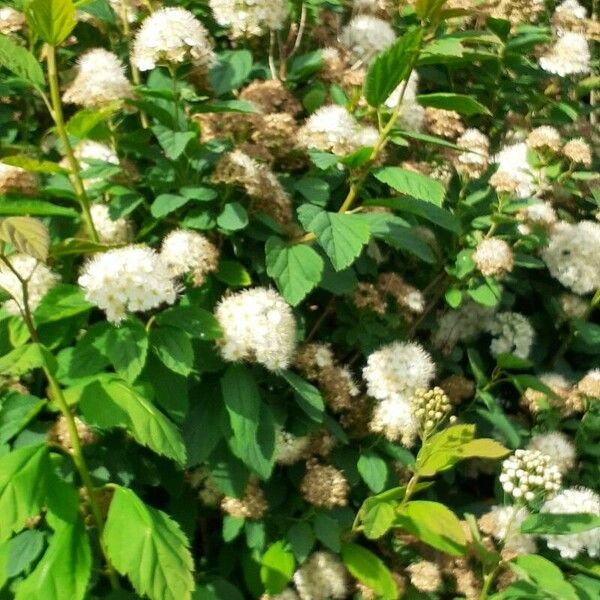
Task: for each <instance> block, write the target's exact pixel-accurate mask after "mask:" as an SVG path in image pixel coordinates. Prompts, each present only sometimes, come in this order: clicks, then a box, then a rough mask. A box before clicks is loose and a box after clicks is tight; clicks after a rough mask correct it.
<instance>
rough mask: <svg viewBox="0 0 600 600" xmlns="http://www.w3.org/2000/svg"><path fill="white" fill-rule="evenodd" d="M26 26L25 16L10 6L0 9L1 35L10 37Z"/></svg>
mask: <svg viewBox="0 0 600 600" xmlns="http://www.w3.org/2000/svg"><path fill="white" fill-rule="evenodd" d="M24 26H25V15H24V14H23V13H21V12H19V11H18V10H15V9H14V8H12V7H10V6H3V7H2V8H0V33H1V34H2V35H10V34H11V33H16V32H17V31H20V30H21V29H23V27H24Z"/></svg>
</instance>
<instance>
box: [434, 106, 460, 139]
mask: <svg viewBox="0 0 600 600" xmlns="http://www.w3.org/2000/svg"><path fill="white" fill-rule="evenodd" d="M425 123H426V124H427V130H428V131H429V133H432V134H433V135H439V136H441V137H445V138H450V139H454V138H456V137H458V136H459V135H462V134H463V133H464V131H465V126H464V124H463V122H462V119H461V118H460V115H459V114H458V113H457V112H456V111H454V110H444V109H442V108H432V107H428V108H426V109H425Z"/></svg>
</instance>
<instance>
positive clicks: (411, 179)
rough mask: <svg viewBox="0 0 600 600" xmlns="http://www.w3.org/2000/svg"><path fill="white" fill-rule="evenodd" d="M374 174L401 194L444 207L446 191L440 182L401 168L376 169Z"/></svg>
mask: <svg viewBox="0 0 600 600" xmlns="http://www.w3.org/2000/svg"><path fill="white" fill-rule="evenodd" d="M373 174H374V175H375V177H376V178H377V179H379V181H381V182H383V183H386V184H387V185H389V186H390V187H391V188H394V189H395V190H396V191H397V192H400V193H401V194H405V195H407V196H412V197H413V198H417V199H418V200H424V201H425V202H431V203H433V204H435V205H437V206H442V202H443V201H444V196H445V194H446V190H445V188H444V186H443V185H442V184H441V183H440V182H439V181H436V180H435V179H432V178H431V177H427V175H422V174H421V173H415V172H413V171H409V170H408V169H401V168H400V167H383V168H381V169H376V170H375V171H374V173H373Z"/></svg>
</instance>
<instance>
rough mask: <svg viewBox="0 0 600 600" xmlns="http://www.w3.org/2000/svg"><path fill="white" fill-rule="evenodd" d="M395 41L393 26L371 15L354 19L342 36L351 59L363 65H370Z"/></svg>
mask: <svg viewBox="0 0 600 600" xmlns="http://www.w3.org/2000/svg"><path fill="white" fill-rule="evenodd" d="M395 40H396V34H395V33H394V30H393V29H392V27H391V25H390V24H389V23H388V22H387V21H383V20H382V19H378V18H377V17H372V16H371V15H359V16H357V17H354V18H353V19H352V20H351V21H350V22H349V23H348V24H347V25H346V26H345V27H344V28H343V29H342V32H341V34H340V41H341V43H342V44H343V45H344V46H345V47H346V48H347V49H348V50H349V52H350V56H351V59H352V60H353V61H361V62H363V63H369V62H370V61H371V60H372V59H373V58H374V57H375V55H377V54H379V53H380V52H382V51H383V50H385V49H386V48H387V47H388V46H391V45H392V44H393V43H394V42H395Z"/></svg>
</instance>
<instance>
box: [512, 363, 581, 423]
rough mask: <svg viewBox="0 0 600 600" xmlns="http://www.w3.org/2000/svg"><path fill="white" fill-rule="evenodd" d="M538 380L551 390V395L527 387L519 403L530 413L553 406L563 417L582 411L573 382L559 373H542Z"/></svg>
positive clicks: (579, 398) (533, 413)
mask: <svg viewBox="0 0 600 600" xmlns="http://www.w3.org/2000/svg"><path fill="white" fill-rule="evenodd" d="M539 379H540V381H541V382H542V383H543V384H544V385H546V386H548V387H549V388H550V390H552V392H553V395H550V394H548V395H546V394H545V393H544V392H540V391H538V390H534V389H532V388H527V389H526V390H525V393H524V394H523V397H522V398H521V404H522V405H523V406H524V407H525V408H526V409H527V410H528V411H529V412H530V413H531V414H532V415H536V414H538V413H539V412H540V410H542V409H544V408H548V407H550V408H555V409H557V410H559V411H560V414H561V415H562V416H563V417H567V416H570V415H572V414H574V413H578V412H583V402H582V398H581V396H580V394H579V392H578V391H577V390H576V389H574V388H573V384H572V383H571V382H570V381H568V380H567V379H566V378H565V377H564V376H563V375H561V374H560V373H542V374H541V375H540V376H539Z"/></svg>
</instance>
